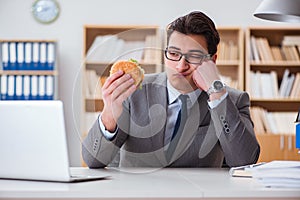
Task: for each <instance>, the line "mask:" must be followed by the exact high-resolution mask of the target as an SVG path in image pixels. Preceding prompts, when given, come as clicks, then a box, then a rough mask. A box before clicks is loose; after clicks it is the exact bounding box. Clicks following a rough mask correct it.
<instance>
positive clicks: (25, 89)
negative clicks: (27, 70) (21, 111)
mask: <svg viewBox="0 0 300 200" xmlns="http://www.w3.org/2000/svg"><path fill="white" fill-rule="evenodd" d="M23 96H24V100H30V76H28V75H26V76H23Z"/></svg>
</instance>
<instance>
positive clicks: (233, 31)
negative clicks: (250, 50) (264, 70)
mask: <svg viewBox="0 0 300 200" xmlns="http://www.w3.org/2000/svg"><path fill="white" fill-rule="evenodd" d="M217 29H218V32H219V34H220V43H219V46H218V57H217V66H218V69H219V71H220V73H221V75H222V78H224V81H225V83H226V84H227V85H229V86H231V87H233V88H237V89H240V90H244V32H243V30H242V29H241V28H240V27H218V28H217Z"/></svg>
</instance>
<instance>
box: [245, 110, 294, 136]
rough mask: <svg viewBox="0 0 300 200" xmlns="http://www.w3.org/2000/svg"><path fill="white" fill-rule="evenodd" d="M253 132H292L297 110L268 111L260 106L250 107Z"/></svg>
mask: <svg viewBox="0 0 300 200" xmlns="http://www.w3.org/2000/svg"><path fill="white" fill-rule="evenodd" d="M250 115H251V119H252V121H253V123H254V132H255V133H257V134H292V133H294V129H295V127H294V121H295V117H296V116H297V112H268V111H267V110H266V109H264V108H262V107H257V106H253V107H251V108H250Z"/></svg>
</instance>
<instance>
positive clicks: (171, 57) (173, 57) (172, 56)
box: [165, 49, 182, 61]
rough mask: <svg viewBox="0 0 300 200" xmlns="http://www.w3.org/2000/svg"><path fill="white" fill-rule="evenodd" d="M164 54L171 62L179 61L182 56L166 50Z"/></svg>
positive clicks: (176, 52)
mask: <svg viewBox="0 0 300 200" xmlns="http://www.w3.org/2000/svg"><path fill="white" fill-rule="evenodd" d="M165 54H166V57H167V59H169V60H173V61H179V60H180V59H181V57H182V54H181V53H180V52H178V51H174V50H170V49H167V50H166V51H165Z"/></svg>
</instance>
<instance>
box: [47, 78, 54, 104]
mask: <svg viewBox="0 0 300 200" xmlns="http://www.w3.org/2000/svg"><path fill="white" fill-rule="evenodd" d="M45 99H46V100H53V99H54V77H53V76H47V77H46V96H45Z"/></svg>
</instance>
